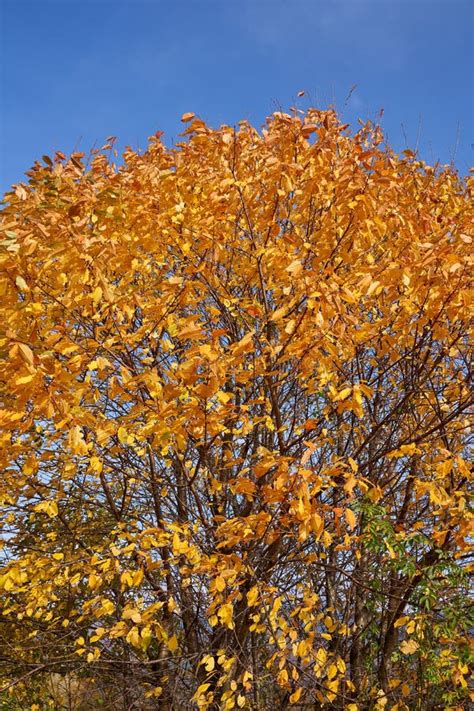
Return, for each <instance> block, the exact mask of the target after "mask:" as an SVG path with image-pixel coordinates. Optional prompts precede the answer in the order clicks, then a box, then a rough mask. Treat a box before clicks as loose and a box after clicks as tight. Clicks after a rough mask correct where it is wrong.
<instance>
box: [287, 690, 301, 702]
mask: <svg viewBox="0 0 474 711" xmlns="http://www.w3.org/2000/svg"><path fill="white" fill-rule="evenodd" d="M302 693H303V689H302V688H301V687H300V688H299V689H296V691H295V692H294V693H293V694H291V695H290V704H296V702H297V701H299V699H300V696H301V694H302Z"/></svg>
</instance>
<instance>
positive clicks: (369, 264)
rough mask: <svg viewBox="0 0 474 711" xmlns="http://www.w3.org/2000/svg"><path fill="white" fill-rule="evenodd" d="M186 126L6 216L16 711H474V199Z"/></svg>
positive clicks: (378, 152) (9, 199)
mask: <svg viewBox="0 0 474 711" xmlns="http://www.w3.org/2000/svg"><path fill="white" fill-rule="evenodd" d="M183 121H184V122H185V123H186V130H185V131H184V134H183V141H182V142H181V143H178V144H177V145H176V146H173V147H172V148H167V147H165V145H164V144H163V143H162V141H161V138H160V135H159V134H157V135H156V136H154V137H153V138H152V139H151V140H150V143H149V147H148V149H147V150H146V151H145V152H143V154H140V153H137V152H134V151H132V150H126V151H125V154H124V156H123V164H122V165H119V166H116V165H115V164H114V162H113V161H114V160H115V158H114V148H113V139H110V141H109V143H108V144H107V145H106V146H104V148H103V149H102V150H101V151H96V152H95V153H93V154H92V156H91V157H90V160H89V161H87V162H86V161H85V160H84V156H83V155H82V154H77V153H76V154H73V155H72V156H70V157H69V158H67V157H66V156H64V155H63V154H61V153H57V154H56V156H55V158H54V159H50V158H49V157H47V156H45V157H44V161H43V163H41V164H40V163H37V164H36V165H35V166H34V168H33V169H32V170H31V172H30V173H29V182H28V183H27V184H26V183H25V184H20V185H17V186H14V188H13V189H12V191H11V192H9V193H7V195H6V196H5V201H4V208H3V210H2V213H1V231H2V235H1V241H0V269H1V272H0V298H1V304H0V314H1V318H0V351H1V364H0V404H1V407H2V409H1V412H0V423H1V434H0V437H1V439H0V466H1V472H2V476H1V480H0V504H1V506H0V516H1V530H2V549H1V552H0V556H1V557H0V623H1V624H0V674H1V680H2V685H3V689H4V695H3V697H2V698H3V699H4V701H3V704H4V707H5V708H11V709H13V708H18V709H20V708H21V709H27V708H30V707H31V708H32V709H43V708H50V707H52V708H55V709H99V708H107V709H176V710H178V709H179V710H180V709H198V708H199V709H223V710H224V711H225V710H227V709H232V708H247V709H254V710H257V709H261V710H267V709H286V708H289V707H292V708H295V709H297V708H300V707H302V708H304V707H309V708H314V709H317V708H332V709H348V710H349V711H355V710H356V709H382V708H386V709H392V711H397V710H403V709H409V710H411V709H463V708H466V705H467V704H468V703H469V702H468V694H469V689H468V681H467V673H468V664H469V659H468V655H469V629H470V627H471V626H472V625H473V621H472V619H471V621H470V620H469V605H468V580H467V568H468V563H469V558H468V556H469V547H468V543H469V539H468V533H469V521H470V519H469V513H468V512H469V499H468V492H469V480H470V471H469V467H468V464H467V462H468V447H469V425H470V422H472V420H471V421H470V419H469V416H470V410H469V408H470V406H472V403H473V394H472V389H471V388H470V381H469V378H470V366H471V357H472V351H471V350H470V346H471V343H472V342H471V341H470V340H469V330H468V325H469V316H470V315H471V313H472V311H471V308H470V302H469V287H470V284H469V278H470V276H471V274H472V272H471V266H472V264H471V258H470V256H469V255H470V251H471V244H472V224H473V222H472V221H473V216H474V212H473V209H472V185H473V184H472V180H470V179H469V178H466V179H461V178H460V177H459V176H457V174H456V173H455V172H454V171H453V170H452V169H450V168H448V167H438V168H433V167H430V166H427V165H425V164H424V163H422V162H421V161H419V160H418V159H417V157H416V156H415V155H414V154H413V153H411V152H410V151H404V152H403V154H402V155H401V156H398V155H395V154H394V153H393V151H391V150H390V148H389V147H387V146H386V145H384V144H383V142H382V135H381V131H380V129H379V128H378V127H377V126H375V125H371V124H367V125H361V127H360V130H358V132H357V133H355V134H351V133H350V132H349V130H348V127H347V126H345V125H341V123H340V121H339V119H338V117H337V116H336V114H335V113H334V112H333V111H325V112H320V111H317V110H312V109H310V110H308V111H307V112H306V113H304V114H303V113H302V112H296V111H295V112H294V113H293V114H285V113H275V114H274V115H273V116H272V117H270V118H269V119H268V121H267V124H266V126H265V128H264V129H263V130H262V131H260V132H259V131H257V130H255V129H254V128H253V127H251V126H250V125H249V124H248V123H247V122H241V123H240V124H239V126H238V127H237V129H234V128H232V127H229V126H222V127H220V128H219V129H212V128H209V127H208V126H207V125H205V124H204V122H202V121H201V120H199V119H197V118H196V117H195V116H194V115H192V114H187V115H185V116H184V117H183ZM115 154H116V151H115Z"/></svg>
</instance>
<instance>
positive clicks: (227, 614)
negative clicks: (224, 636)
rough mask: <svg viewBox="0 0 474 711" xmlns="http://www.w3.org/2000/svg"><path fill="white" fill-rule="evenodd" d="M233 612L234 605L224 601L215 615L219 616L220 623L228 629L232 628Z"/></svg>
mask: <svg viewBox="0 0 474 711" xmlns="http://www.w3.org/2000/svg"><path fill="white" fill-rule="evenodd" d="M233 613H234V607H233V605H232V603H230V602H227V603H225V605H222V606H221V607H220V608H219V609H218V610H217V616H218V617H219V619H220V621H221V623H222V624H223V625H226V627H229V628H230V629H234V623H233V622H232V616H233Z"/></svg>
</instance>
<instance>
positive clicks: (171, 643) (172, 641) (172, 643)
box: [168, 634, 178, 652]
mask: <svg viewBox="0 0 474 711" xmlns="http://www.w3.org/2000/svg"><path fill="white" fill-rule="evenodd" d="M168 649H169V650H170V652H176V650H177V649H178V638H177V637H176V635H175V634H174V635H173V636H172V637H170V638H169V640H168Z"/></svg>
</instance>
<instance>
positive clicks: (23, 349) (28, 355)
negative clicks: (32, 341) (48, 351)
mask: <svg viewBox="0 0 474 711" xmlns="http://www.w3.org/2000/svg"><path fill="white" fill-rule="evenodd" d="M18 351H19V353H20V356H21V357H22V359H23V360H24V361H25V363H28V365H33V363H34V360H35V357H34V355H33V351H32V350H31V348H30V347H29V346H27V345H26V343H19V344H18Z"/></svg>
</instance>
